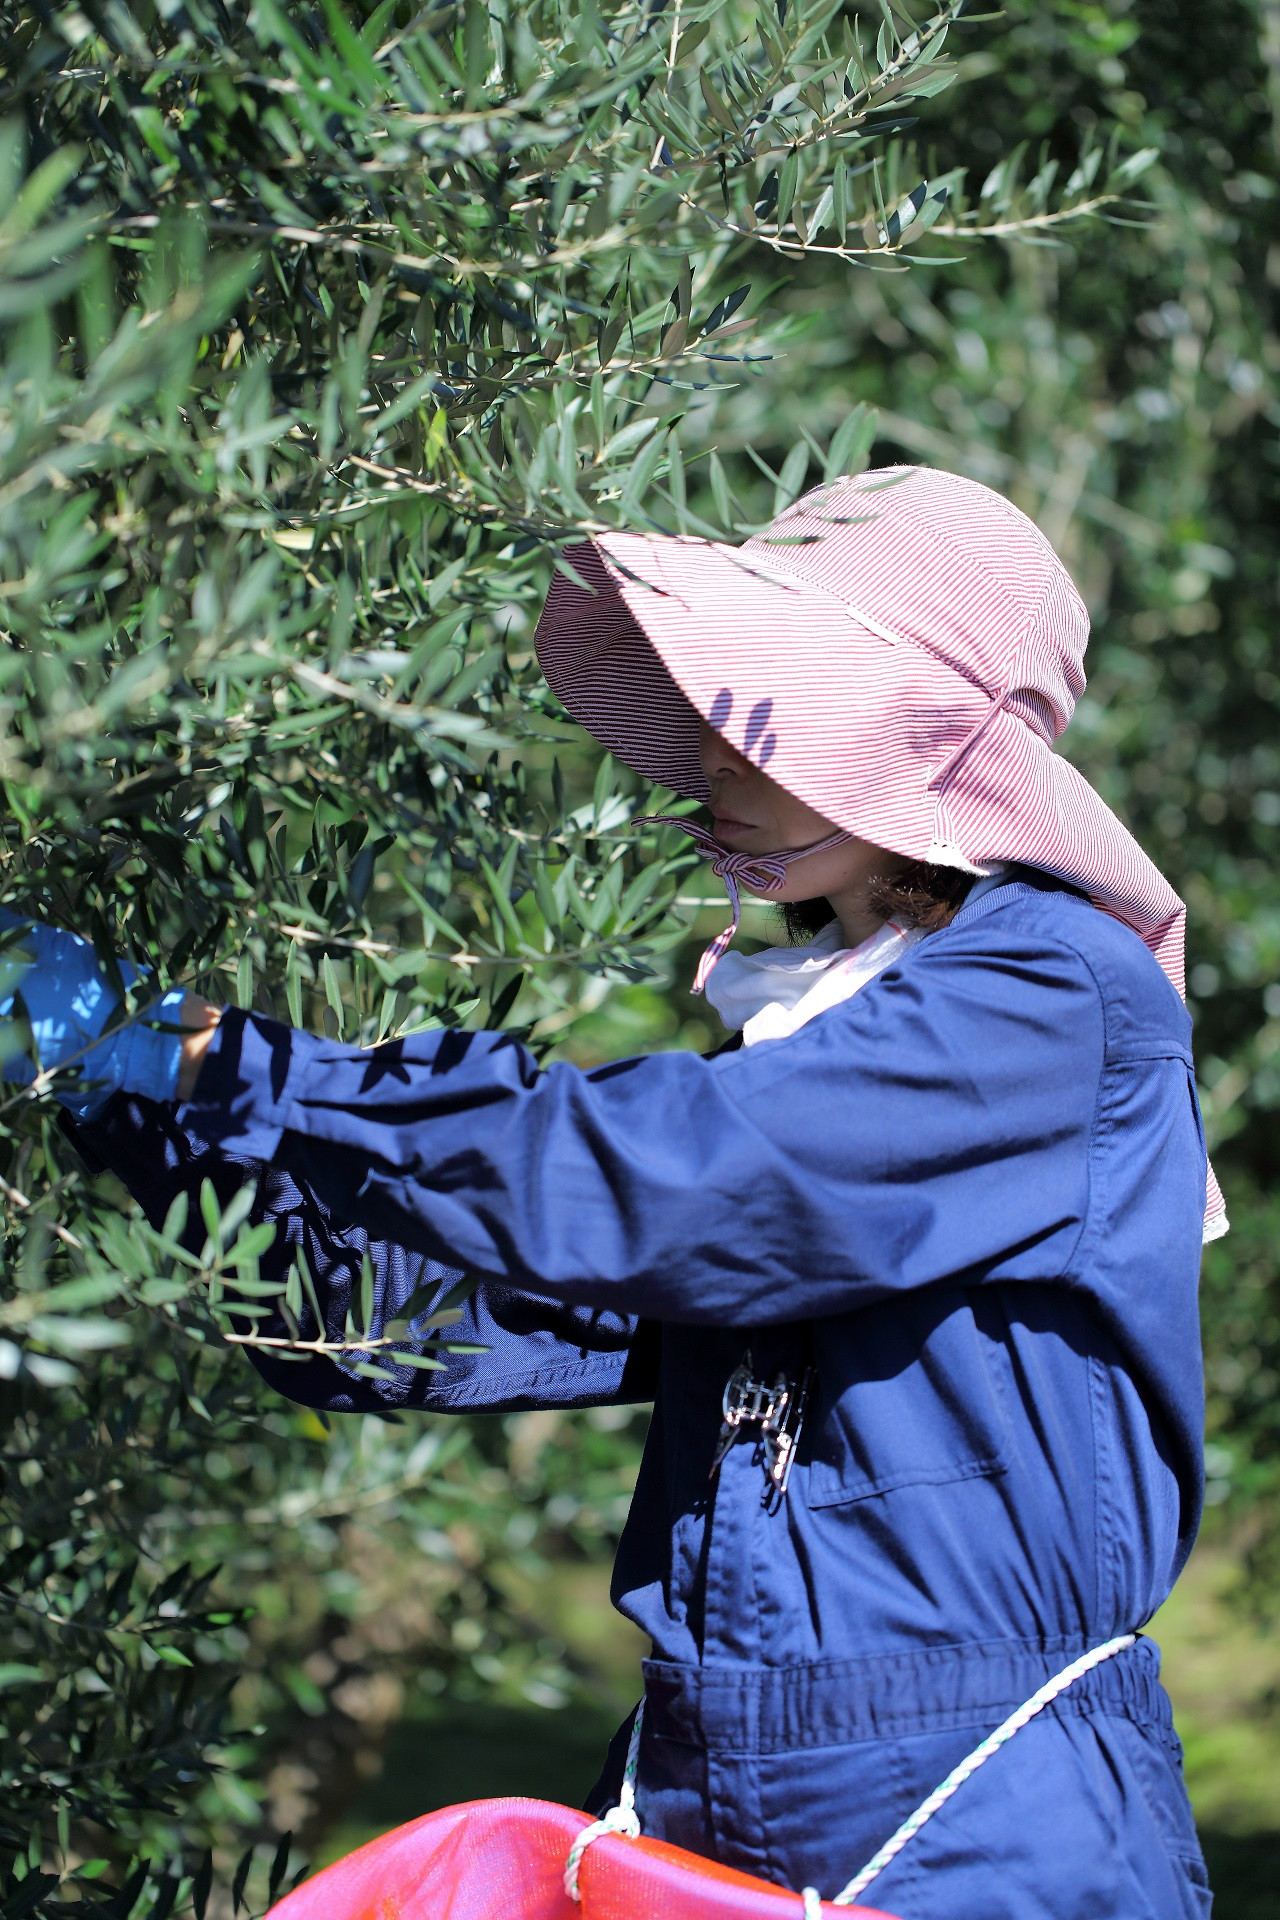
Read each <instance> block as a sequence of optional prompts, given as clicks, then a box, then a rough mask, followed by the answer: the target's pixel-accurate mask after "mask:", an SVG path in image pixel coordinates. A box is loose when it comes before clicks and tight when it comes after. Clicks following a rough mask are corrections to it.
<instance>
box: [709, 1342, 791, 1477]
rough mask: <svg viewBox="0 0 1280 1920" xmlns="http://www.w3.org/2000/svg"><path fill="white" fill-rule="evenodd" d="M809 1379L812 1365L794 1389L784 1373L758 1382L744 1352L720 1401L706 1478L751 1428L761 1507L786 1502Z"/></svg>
mask: <svg viewBox="0 0 1280 1920" xmlns="http://www.w3.org/2000/svg"><path fill="white" fill-rule="evenodd" d="M812 1380H813V1369H812V1367H806V1368H805V1370H804V1373H803V1375H802V1377H801V1379H800V1383H799V1385H798V1386H797V1385H795V1384H794V1383H793V1382H792V1381H790V1380H788V1379H787V1376H786V1375H785V1374H784V1373H780V1374H779V1375H778V1377H777V1378H776V1380H774V1381H773V1382H772V1383H770V1382H768V1381H765V1380H757V1379H756V1377H755V1374H754V1370H753V1363H752V1359H751V1351H750V1348H748V1350H747V1352H746V1353H745V1354H744V1355H743V1356H742V1359H741V1361H740V1362H739V1364H738V1365H737V1366H736V1367H735V1368H734V1370H733V1372H732V1373H731V1374H730V1375H729V1378H728V1380H727V1382H726V1383H725V1389H724V1396H723V1398H722V1400H721V1403H720V1405H721V1411H722V1413H723V1416H724V1417H723V1419H722V1420H721V1422H720V1433H719V1436H718V1438H717V1440H716V1450H715V1456H714V1458H713V1459H712V1462H711V1472H710V1475H709V1478H710V1479H712V1480H714V1479H715V1477H716V1475H717V1473H718V1472H719V1471H720V1464H721V1462H722V1461H723V1459H724V1457H725V1455H726V1454H727V1453H728V1451H729V1449H730V1447H732V1446H735V1445H736V1444H737V1442H738V1441H739V1440H741V1439H745V1438H746V1437H747V1436H746V1432H745V1429H746V1428H748V1427H755V1428H757V1429H758V1436H757V1442H756V1446H757V1453H758V1455H759V1457H760V1460H761V1464H762V1465H763V1467H764V1473H765V1491H764V1500H763V1504H764V1505H765V1506H767V1507H769V1508H770V1509H771V1510H772V1509H773V1508H774V1507H776V1506H778V1505H779V1504H780V1503H781V1502H782V1501H783V1500H784V1499H785V1498H786V1494H787V1482H788V1480H789V1479H790V1478H791V1468H792V1465H793V1464H794V1461H795V1457H796V1446H797V1444H798V1443H799V1439H800V1429H801V1427H802V1426H803V1424H804V1413H805V1405H806V1402H807V1401H808V1398H809V1389H810V1385H811V1383H812Z"/></svg>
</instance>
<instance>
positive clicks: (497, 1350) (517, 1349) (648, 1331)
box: [64, 1095, 657, 1413]
mask: <svg viewBox="0 0 1280 1920" xmlns="http://www.w3.org/2000/svg"><path fill="white" fill-rule="evenodd" d="M64 1128H65V1131H66V1132H67V1134H68V1136H69V1137H70V1138H71V1139H72V1141H73V1142H74V1144H75V1145H76V1147H77V1149H78V1150H79V1152H80V1153H81V1154H82V1155H83V1156H84V1158H85V1159H86V1160H87V1161H88V1163H89V1164H90V1166H91V1167H93V1168H95V1169H102V1168H109V1169H110V1170H111V1171H112V1172H113V1173H115V1174H116V1175H117V1176H118V1177H119V1178H120V1179H121V1180H123V1181H124V1183H125V1185H126V1186H127V1187H128V1188H129V1190H130V1192H131V1193H132V1194H133V1196H134V1197H135V1199H137V1200H138V1202H139V1204H140V1205H141V1206H142V1208H143V1211H144V1212H145V1213H146V1215H147V1217H148V1219H149V1220H150V1221H151V1223H152V1225H153V1226H156V1227H159V1226H160V1225H161V1224H162V1223H163V1221H164V1219H165V1217H166V1214H167V1213H168V1210H169V1207H170V1205H171V1204H172V1202H173V1200H174V1199H175V1198H176V1197H177V1196H178V1195H179V1194H180V1193H185V1194H186V1195H187V1196H188V1199H189V1203H190V1204H189V1207H188V1214H187V1227H186V1230H185V1235H184V1238H185V1241H186V1243H187V1245H188V1246H189V1247H190V1249H191V1250H192V1251H193V1252H197V1253H198V1252H199V1250H200V1248H201V1246H202V1245H203V1243H204V1238H205V1229H204V1224H203V1219H202V1216H201V1212H200V1207H199V1193H200V1187H201V1184H202V1182H203V1181H205V1180H206V1179H207V1180H210V1181H211V1182H212V1184H213V1188H214V1191H215V1193H216V1194H217V1196H218V1200H219V1203H220V1204H221V1205H222V1206H224V1207H225V1205H226V1204H227V1202H228V1201H229V1200H230V1199H231V1198H232V1197H233V1195H235V1194H236V1193H237V1192H239V1190H240V1189H241V1188H242V1187H244V1186H245V1185H246V1184H249V1183H250V1182H252V1183H254V1184H256V1187H257V1194H256V1197H255V1201H254V1205H253V1209H252V1211H251V1213H250V1215H249V1219H250V1221H251V1222H255V1223H256V1222H258V1221H262V1220H272V1221H274V1222H275V1223H276V1229H277V1230H276V1238H275V1242H274V1244H273V1245H272V1246H271V1247H270V1248H269V1249H268V1251H267V1252H266V1253H265V1254H264V1255H263V1256H262V1258H261V1261H260V1263H259V1265H260V1272H261V1274H262V1277H263V1278H264V1279H268V1280H279V1281H281V1282H283V1280H284V1279H285V1277H286V1276H287V1273H288V1269H289V1266H290V1264H291V1262H292V1261H293V1260H294V1259H295V1258H296V1257H297V1255H298V1254H299V1252H301V1253H302V1254H303V1256H304V1257H305V1259H306V1262H307V1265H308V1267H309V1269H310V1272H311V1275H312V1278H313V1280H314V1283H315V1290H316V1294H317V1296H318V1299H319V1301H320V1304H321V1306H322V1307H323V1309H324V1315H325V1323H326V1324H325V1329H324V1332H325V1335H326V1337H327V1338H329V1339H330V1340H333V1341H341V1340H342V1339H343V1335H344V1329H345V1325H346V1316H347V1308H348V1306H349V1305H350V1304H352V1303H353V1301H354V1302H358V1301H359V1299H360V1295H361V1291H362V1275H363V1267H364V1261H365V1259H366V1258H367V1259H368V1261H369V1264H370V1266H371V1268H372V1271H373V1281H374V1324H373V1327H372V1329H371V1331H372V1333H373V1334H374V1336H375V1337H376V1336H378V1335H380V1334H381V1333H382V1331H383V1328H384V1326H385V1325H386V1323H387V1321H389V1320H391V1319H393V1318H394V1317H395V1316H396V1314H397V1313H398V1312H399V1311H400V1309H401V1307H403V1306H404V1305H405V1304H406V1302H408V1301H409V1300H410V1299H411V1298H412V1297H413V1296H414V1295H415V1294H416V1295H418V1296H419V1298H421V1299H423V1300H424V1301H425V1303H426V1305H425V1308H424V1311H426V1312H429V1311H430V1308H431V1307H432V1306H434V1305H436V1304H438V1303H439V1302H440V1301H441V1300H443V1299H444V1298H445V1297H446V1296H447V1295H448V1294H449V1293H451V1292H452V1291H453V1289H454V1288H455V1287H456V1286H457V1284H458V1282H459V1281H460V1280H462V1278H463V1275H462V1273H461V1272H460V1271H459V1270H458V1268H457V1267H456V1266H451V1265H449V1264H448V1263H446V1262H441V1261H438V1260H434V1259H432V1258H431V1257H430V1256H429V1255H425V1254H423V1253H422V1252H420V1251H417V1250H415V1249H414V1248H412V1247H407V1246H403V1245H401V1244H399V1243H398V1242H397V1241H396V1240H394V1239H393V1238H388V1237H386V1236H380V1235H378V1234H377V1233H376V1232H367V1231H366V1230H365V1229H364V1228H363V1227H361V1226H358V1225H354V1224H351V1223H350V1222H349V1221H348V1220H346V1219H344V1218H342V1217H341V1216H340V1215H339V1214H338V1213H337V1212H336V1211H335V1210H334V1209H333V1208H332V1207H331V1206H330V1205H328V1204H326V1201H325V1200H323V1199H322V1198H321V1197H320V1192H319V1191H318V1190H317V1188H316V1187H315V1186H314V1185H312V1184H311V1183H310V1182H309V1181H308V1180H307V1179H306V1178H305V1176H301V1175H299V1176H295V1175H293V1174H291V1173H290V1172H289V1171H287V1170H286V1169H285V1168H283V1167H281V1166H265V1165H263V1164H261V1163H260V1162H257V1161H254V1160H252V1159H249V1158H246V1157H245V1156H243V1155H241V1156H238V1157H232V1156H229V1155H225V1154H221V1153H218V1152H216V1151H215V1150H214V1149H212V1148H210V1147H208V1146H206V1145H205V1144H204V1143H203V1142H201V1141H199V1140H196V1139H193V1138H192V1137H191V1136H190V1135H189V1134H188V1133H187V1132H185V1131H184V1129H183V1128H182V1127H181V1126H179V1125H178V1123H177V1120H176V1118H175V1114H174V1109H173V1108H172V1107H171V1106H167V1105H158V1104H156V1103H155V1102H153V1101H150V1100H144V1099H140V1098H129V1097H127V1096H125V1095H118V1096H117V1097H116V1098H115V1099H114V1100H112V1101H111V1102H110V1104H109V1105H108V1107H107V1108H106V1109H105V1111H104V1112H103V1114H102V1115H101V1116H100V1118H98V1119H97V1120H96V1121H94V1122H93V1123H84V1122H82V1123H77V1122H74V1121H72V1120H70V1119H67V1120H66V1121H64ZM461 1311H462V1320H461V1322H460V1323H459V1324H458V1325H456V1326H450V1327H449V1328H448V1329H447V1332H446V1333H445V1334H444V1337H445V1338H447V1339H448V1340H451V1341H457V1342H460V1343H465V1344H467V1345H469V1346H474V1347H476V1348H478V1349H479V1350H478V1351H475V1352H470V1353H442V1354H441V1355H440V1358H441V1360H442V1361H443V1363H444V1365H443V1368H442V1370H441V1371H440V1372H435V1371H432V1370H428V1369H422V1368H416V1367H409V1366H396V1365H394V1364H393V1363H390V1362H388V1361H386V1360H385V1359H384V1357H383V1356H382V1354H379V1355H378V1356H377V1362H378V1365H379V1366H380V1367H381V1368H383V1369H384V1371H387V1372H389V1373H390V1375H391V1378H390V1379H389V1380H381V1379H372V1378H369V1377H368V1376H366V1375H361V1374H360V1373H359V1372H358V1371H357V1369H356V1364H355V1363H356V1361H357V1360H358V1359H359V1358H360V1357H361V1356H360V1355H359V1354H350V1355H346V1356H343V1357H342V1358H341V1359H338V1358H334V1357H331V1356H327V1355H316V1356H312V1357H309V1358H306V1359H293V1360H286V1359H282V1358H279V1357H277V1356H276V1355H274V1354H273V1353H272V1352H271V1351H269V1350H267V1351H264V1350H263V1349H261V1348H246V1352H248V1354H249V1358H250V1359H251V1360H252V1361H253V1364H254V1366H255V1367H256V1368H257V1369H258V1372H259V1373H260V1374H262V1376H263V1378H264V1379H265V1380H266V1381H267V1382H268V1383H269V1385H271V1386H273V1387H275V1388H276V1389H277V1390H278V1391H279V1392H280V1393H283V1394H285V1395H287V1396H288V1398H289V1399H291V1400H296V1401H300V1402H301V1404H302V1405H304V1406H311V1407H319V1408H324V1409H327V1410H329V1411H333V1412H345V1413H351V1412H355V1413H360V1412H376V1411H379V1410H382V1409H385V1408H387V1407H419V1408H426V1409H430V1410H434V1411H437V1412H445V1413H464V1412H467V1413H470V1412H511V1411H516V1410H519V1409H522V1408H532V1407H584V1406H601V1405H605V1404H608V1403H613V1402H617V1403H624V1404H625V1403H627V1402H631V1401H639V1400H648V1399H652V1397H653V1393H654V1373H655V1367H656V1359H657V1329H656V1328H655V1327H638V1326H637V1323H636V1321H635V1319H634V1318H632V1317H631V1316H628V1315H625V1314H619V1313H617V1312H614V1311H612V1310H610V1309H608V1308H596V1307H592V1306H582V1307H574V1306H570V1305H566V1304H564V1303H563V1302H560V1301H553V1300H537V1299H533V1298H531V1297H530V1296H529V1295H527V1294H523V1293H520V1292H519V1291H517V1290H516V1289H515V1288H512V1287H508V1286H503V1285H502V1284H500V1283H493V1282H485V1281H481V1282H480V1283H479V1284H478V1285H477V1286H476V1288H475V1290H474V1291H473V1292H472V1294H471V1295H470V1297H469V1298H468V1299H466V1300H465V1301H464V1302H463V1303H462V1308H461ZM414 1324H415V1326H416V1325H418V1321H417V1320H416V1319H415V1323H414ZM258 1330H259V1331H260V1332H261V1333H263V1334H266V1335H268V1336H270V1335H282V1334H284V1333H286V1331H287V1329H286V1328H285V1326H284V1323H283V1322H282V1321H280V1320H278V1319H272V1320H264V1321H260V1322H259V1323H258ZM317 1331H318V1330H317V1328H316V1326H315V1324H314V1320H313V1317H312V1316H311V1314H310V1312H309V1311H308V1312H307V1313H305V1315H304V1320H303V1326H302V1332H303V1335H304V1336H305V1337H306V1338H308V1339H311V1338H314V1337H315V1335H316V1333H317ZM397 1344H398V1346H399V1347H401V1348H403V1349H408V1350H410V1351H413V1350H416V1351H419V1352H421V1351H422V1350H423V1343H422V1341H421V1340H420V1339H413V1338H409V1339H405V1340H402V1341H399V1342H398V1343H397ZM367 1357H370V1358H372V1357H373V1356H367Z"/></svg>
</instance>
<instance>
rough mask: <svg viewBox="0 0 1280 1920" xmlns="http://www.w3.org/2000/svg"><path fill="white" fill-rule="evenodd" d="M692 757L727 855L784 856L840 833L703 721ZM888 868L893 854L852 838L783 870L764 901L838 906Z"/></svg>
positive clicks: (713, 825)
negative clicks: (782, 876) (780, 881)
mask: <svg viewBox="0 0 1280 1920" xmlns="http://www.w3.org/2000/svg"><path fill="white" fill-rule="evenodd" d="M698 754H699V758H700V759H701V761H702V771H703V773H704V774H705V775H706V777H707V785H708V786H709V787H710V789H711V800H710V806H711V822H712V831H713V833H714V834H715V836H716V839H717V840H719V841H720V842H721V843H722V844H723V845H724V846H726V847H728V848H729V849H730V851H731V852H733V853H784V852H789V851H790V849H791V848H792V847H811V846H813V845H814V844H815V843H816V842H817V841H819V840H826V839H828V838H829V836H830V835H831V834H833V833H836V832H838V831H839V829H838V828H837V827H836V826H834V825H833V824H832V822H831V821H830V820H828V819H826V818H825V817H824V816H823V815H822V814H820V813H815V812H814V810H813V808H812V807H806V805H805V804H804V801H803V800H797V799H795V798H794V796H793V795H792V794H789V793H788V792H787V791H786V789H785V788H784V787H780V786H779V785H778V783H777V781H776V780H771V779H770V778H769V776H768V774H767V773H763V772H761V770H760V768H759V767H757V766H755V765H753V764H752V762H751V761H750V760H748V759H747V757H746V755H745V754H741V753H739V752H738V749H737V748H736V747H731V746H730V745H729V742H728V741H727V740H724V739H722V738H721V736H720V735H719V734H718V733H717V732H716V731H715V729H714V728H713V727H711V726H709V725H708V724H707V722H706V721H705V720H704V721H702V723H701V728H700V733H699V740H698ZM894 864H896V861H895V856H894V855H892V854H886V853H885V851H884V849H883V848H882V847H876V846H872V844H871V842H870V841H868V840H858V839H856V838H850V839H848V840H843V841H841V843H840V845H839V846H836V847H829V848H828V849H827V851H826V852H825V853H815V854H813V855H812V856H811V857H810V858H809V859H807V860H796V861H793V862H792V864H791V865H790V866H789V867H788V868H787V878H786V881H785V884H784V885H783V887H782V888H781V890H780V891H779V892H778V893H774V894H771V895H770V896H769V897H770V899H773V900H816V899H819V898H825V899H828V900H830V901H831V903H832V905H833V906H837V902H838V900H839V898H840V896H842V895H848V894H850V893H851V892H852V891H853V890H856V889H857V888H859V887H860V886H862V885H863V884H864V883H865V882H866V881H867V880H868V879H869V878H870V877H871V875H872V874H873V873H881V872H883V871H884V870H885V868H886V866H892V865H894ZM838 910H839V909H838V906H837V911H838Z"/></svg>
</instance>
